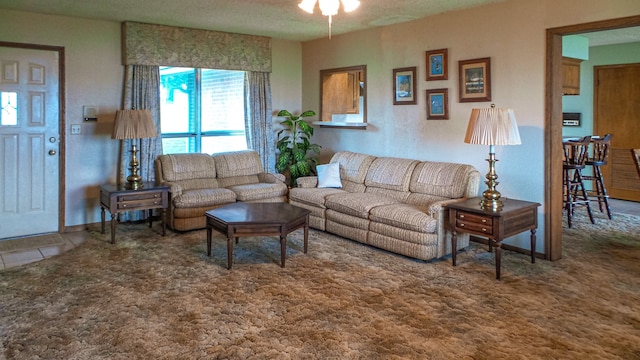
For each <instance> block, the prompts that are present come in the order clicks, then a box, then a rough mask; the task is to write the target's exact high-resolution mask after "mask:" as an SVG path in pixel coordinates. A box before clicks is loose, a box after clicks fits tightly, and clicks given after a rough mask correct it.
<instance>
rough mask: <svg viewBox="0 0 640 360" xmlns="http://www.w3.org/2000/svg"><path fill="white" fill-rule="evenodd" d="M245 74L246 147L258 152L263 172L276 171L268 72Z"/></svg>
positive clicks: (248, 72)
mask: <svg viewBox="0 0 640 360" xmlns="http://www.w3.org/2000/svg"><path fill="white" fill-rule="evenodd" d="M245 74H246V75H245V108H246V110H245V129H246V136H247V147H248V148H249V149H252V150H255V151H257V152H258V154H260V159H261V161H262V168H263V169H264V171H265V172H268V173H276V144H275V137H274V135H273V123H272V117H271V83H270V77H269V73H267V72H257V71H247V72H245Z"/></svg>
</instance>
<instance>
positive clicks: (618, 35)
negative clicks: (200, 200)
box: [0, 0, 640, 46]
mask: <svg viewBox="0 0 640 360" xmlns="http://www.w3.org/2000/svg"><path fill="white" fill-rule="evenodd" d="M503 1H506V0H360V3H361V4H360V7H359V8H358V9H356V10H355V11H354V12H352V13H344V12H343V11H342V9H340V12H339V13H338V15H336V16H335V17H334V18H333V27H332V33H333V35H339V34H344V33H347V32H352V31H357V30H362V29H367V28H372V27H376V26H383V25H391V24H395V23H400V22H404V21H410V20H415V19H419V18H422V17H426V16H430V15H436V14H441V13H444V12H448V11H455V10H459V9H466V8H471V7H475V6H481V5H485V4H489V3H499V2H503ZM299 2H300V0H0V8H5V9H12V10H20V11H29V12H36V13H43V14H54V15H64V16H74V17H83V18H92V19H102V20H110V21H118V22H121V21H138V22H146V23H153V24H162V25H172V26H183V27H190V28H196V29H207V30H218V31H227V32H234V33H241V34H252V35H263V36H270V37H273V38H278V39H287V40H297V41H307V40H312V39H317V38H323V37H327V36H328V19H327V17H325V16H322V15H321V14H320V11H319V9H318V8H317V7H316V10H315V13H314V14H313V15H311V14H307V13H305V12H304V11H302V10H301V9H300V8H298V6H297V5H298V3H299ZM582 35H584V36H587V37H588V38H589V42H590V45H591V46H597V45H606V44H613V43H624V42H633V41H640V28H637V27H636V28H627V29H620V30H612V31H602V32H595V33H588V34H582Z"/></svg>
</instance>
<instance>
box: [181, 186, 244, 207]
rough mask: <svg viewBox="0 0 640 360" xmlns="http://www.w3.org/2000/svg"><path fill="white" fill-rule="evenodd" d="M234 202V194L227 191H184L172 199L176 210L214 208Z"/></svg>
mask: <svg viewBox="0 0 640 360" xmlns="http://www.w3.org/2000/svg"><path fill="white" fill-rule="evenodd" d="M235 201H236V193H234V192H233V191H231V190H229V189H224V188H216V189H195V190H188V191H184V192H183V193H182V194H180V195H178V196H176V197H174V198H173V206H175V207H177V208H189V207H202V206H215V205H220V204H227V203H232V202H235Z"/></svg>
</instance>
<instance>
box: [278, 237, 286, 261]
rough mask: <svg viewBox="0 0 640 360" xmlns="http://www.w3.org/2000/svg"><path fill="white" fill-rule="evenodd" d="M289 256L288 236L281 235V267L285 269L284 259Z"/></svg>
mask: <svg viewBox="0 0 640 360" xmlns="http://www.w3.org/2000/svg"><path fill="white" fill-rule="evenodd" d="M286 255H287V235H280V266H281V267H284V258H285V257H286Z"/></svg>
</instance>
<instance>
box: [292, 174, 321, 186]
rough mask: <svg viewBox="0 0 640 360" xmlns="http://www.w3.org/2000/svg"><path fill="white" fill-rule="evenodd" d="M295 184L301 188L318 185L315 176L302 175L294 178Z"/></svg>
mask: <svg viewBox="0 0 640 360" xmlns="http://www.w3.org/2000/svg"><path fill="white" fill-rule="evenodd" d="M296 185H298V187H301V188H314V187H317V186H318V177H317V176H302V177H299V178H297V179H296Z"/></svg>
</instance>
